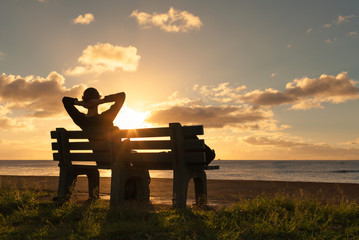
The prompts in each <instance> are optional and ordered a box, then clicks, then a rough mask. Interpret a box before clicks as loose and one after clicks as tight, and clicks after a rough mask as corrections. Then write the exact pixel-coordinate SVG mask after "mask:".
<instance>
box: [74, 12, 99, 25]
mask: <svg viewBox="0 0 359 240" xmlns="http://www.w3.org/2000/svg"><path fill="white" fill-rule="evenodd" d="M93 21H95V17H94V16H93V14H92V13H86V14H85V15H79V16H78V17H77V18H75V19H73V20H72V22H73V23H74V24H90V23H91V22H93Z"/></svg>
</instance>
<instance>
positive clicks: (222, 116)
mask: <svg viewBox="0 0 359 240" xmlns="http://www.w3.org/2000/svg"><path fill="white" fill-rule="evenodd" d="M226 86H227V83H225V84H220V85H219V86H218V87H216V89H215V91H216V94H219V95H221V94H222V93H223V92H225V89H229V88H228V87H226ZM194 91H202V92H203V88H202V87H199V86H198V85H196V86H195V87H194ZM208 91H209V89H208ZM207 93H208V92H205V94H207ZM208 94H209V95H210V96H209V98H208V97H201V99H200V100H198V99H189V98H181V97H179V96H178V93H177V92H176V93H174V94H173V95H171V96H170V97H169V99H168V100H167V101H165V102H163V103H160V104H156V105H153V106H152V107H151V108H152V111H151V114H149V115H148V117H147V119H146V121H147V122H149V123H151V124H153V125H167V124H168V123H169V122H180V123H182V124H195V125H197V124H199V125H205V127H206V128H223V127H227V128H230V129H231V130H233V131H235V130H237V129H238V130H241V131H243V130H264V129H265V130H268V131H277V130H281V129H284V128H287V127H288V126H286V125H278V123H277V121H276V120H274V119H273V113H272V111H270V110H268V109H265V110H263V109H260V108H255V107H252V106H249V105H246V104H238V103H231V105H228V104H227V105H223V104H222V105H218V103H220V104H221V103H222V100H221V98H219V99H218V100H219V101H217V102H216V101H213V103H214V104H212V105H211V104H209V103H208V100H210V97H214V98H217V97H216V96H214V95H213V94H212V93H208ZM197 95H198V94H197ZM216 104H217V105H216Z"/></svg>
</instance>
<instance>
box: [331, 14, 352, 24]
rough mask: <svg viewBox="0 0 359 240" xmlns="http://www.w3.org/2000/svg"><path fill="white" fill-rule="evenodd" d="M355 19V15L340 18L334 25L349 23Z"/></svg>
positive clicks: (334, 21)
mask: <svg viewBox="0 0 359 240" xmlns="http://www.w3.org/2000/svg"><path fill="white" fill-rule="evenodd" d="M354 17H355V15H354V14H351V15H348V16H338V18H337V19H336V20H333V23H335V24H336V25H339V24H343V23H347V22H350V20H349V19H351V18H354Z"/></svg>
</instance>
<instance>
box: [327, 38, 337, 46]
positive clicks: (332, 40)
mask: <svg viewBox="0 0 359 240" xmlns="http://www.w3.org/2000/svg"><path fill="white" fill-rule="evenodd" d="M336 41H337V38H333V39H329V38H328V39H327V40H325V41H324V42H325V43H328V44H330V45H334V43H335V42H336Z"/></svg>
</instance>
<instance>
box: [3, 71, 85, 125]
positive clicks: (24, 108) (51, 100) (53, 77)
mask: <svg viewBox="0 0 359 240" xmlns="http://www.w3.org/2000/svg"><path fill="white" fill-rule="evenodd" d="M84 89H85V86H84V85H75V86H73V87H71V88H66V87H65V79H64V77H63V76H62V75H61V74H58V73H57V72H51V73H50V74H49V75H48V76H47V77H46V78H42V77H39V76H37V77H35V76H27V77H21V76H14V75H6V74H5V73H3V74H2V75H0V110H1V111H0V117H1V119H2V120H1V122H2V123H4V124H5V126H8V127H11V126H16V124H15V123H14V122H13V121H12V120H15V119H16V118H23V117H37V118H46V117H53V116H56V115H59V114H62V113H63V112H64V109H63V106H62V102H61V99H62V97H63V96H66V95H67V96H81V94H82V92H83V91H84ZM9 115H10V116H11V119H12V120H10V119H9Z"/></svg>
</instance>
